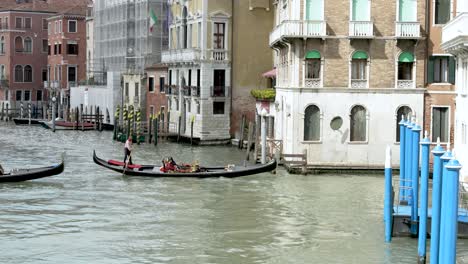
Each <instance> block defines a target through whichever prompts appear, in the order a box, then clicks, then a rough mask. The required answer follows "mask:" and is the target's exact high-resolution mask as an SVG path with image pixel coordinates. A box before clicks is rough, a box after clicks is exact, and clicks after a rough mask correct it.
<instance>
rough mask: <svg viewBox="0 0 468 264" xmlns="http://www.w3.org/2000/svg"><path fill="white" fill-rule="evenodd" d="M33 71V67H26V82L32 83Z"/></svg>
mask: <svg viewBox="0 0 468 264" xmlns="http://www.w3.org/2000/svg"><path fill="white" fill-rule="evenodd" d="M32 80H33V71H32V67H31V65H26V66H24V82H32Z"/></svg>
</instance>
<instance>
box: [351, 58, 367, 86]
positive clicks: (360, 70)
mask: <svg viewBox="0 0 468 264" xmlns="http://www.w3.org/2000/svg"><path fill="white" fill-rule="evenodd" d="M367 59H368V57H367V53H366V52H364V51H357V52H355V53H354V54H353V57H352V60H351V80H367Z"/></svg>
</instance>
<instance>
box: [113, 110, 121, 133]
mask: <svg viewBox="0 0 468 264" xmlns="http://www.w3.org/2000/svg"><path fill="white" fill-rule="evenodd" d="M119 116H120V105H117V107H116V109H115V115H114V140H116V139H117V134H118V132H119Z"/></svg>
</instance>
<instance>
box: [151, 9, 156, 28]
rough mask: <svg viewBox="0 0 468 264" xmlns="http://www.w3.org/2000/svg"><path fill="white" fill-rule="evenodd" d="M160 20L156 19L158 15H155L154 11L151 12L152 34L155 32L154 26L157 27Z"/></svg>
mask: <svg viewBox="0 0 468 264" xmlns="http://www.w3.org/2000/svg"><path fill="white" fill-rule="evenodd" d="M157 20H158V18H157V17H156V14H155V13H154V11H153V9H151V10H150V32H153V29H154V25H156V21H157Z"/></svg>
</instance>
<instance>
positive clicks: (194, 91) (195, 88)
mask: <svg viewBox="0 0 468 264" xmlns="http://www.w3.org/2000/svg"><path fill="white" fill-rule="evenodd" d="M190 88H192V96H194V97H200V86H191V87H190Z"/></svg>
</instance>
